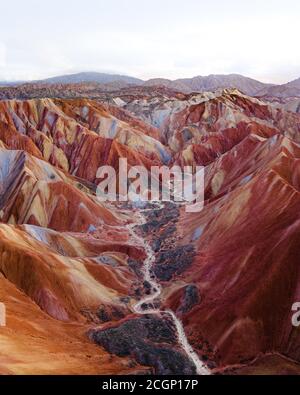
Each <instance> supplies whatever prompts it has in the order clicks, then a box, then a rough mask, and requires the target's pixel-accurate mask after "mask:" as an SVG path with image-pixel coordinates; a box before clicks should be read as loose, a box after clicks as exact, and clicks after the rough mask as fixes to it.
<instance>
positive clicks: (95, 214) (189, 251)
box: [0, 87, 300, 374]
mask: <svg viewBox="0 0 300 395" xmlns="http://www.w3.org/2000/svg"><path fill="white" fill-rule="evenodd" d="M143 89H145V91H143ZM116 98H119V100H115V101H113V99H116ZM113 103H114V104H113ZM118 106H119V107H118ZM120 157H121V158H122V157H126V158H127V159H128V162H129V166H131V165H137V164H138V165H144V166H146V167H147V168H150V166H151V165H153V164H156V165H162V164H169V165H172V164H179V165H181V166H184V165H192V166H196V165H203V166H205V205H204V209H203V211H201V212H199V213H191V214H188V213H186V211H185V208H184V207H180V206H178V205H174V204H171V203H170V204H169V203H168V204H165V205H164V207H162V208H161V209H159V210H158V209H156V210H154V209H153V208H151V206H150V207H149V208H148V209H147V211H145V212H143V211H142V210H143V208H141V207H135V208H134V207H132V206H130V205H128V206H127V207H125V208H124V207H121V206H120V205H116V204H104V203H100V202H99V201H98V200H97V199H96V196H95V190H96V187H97V183H98V181H99V180H98V179H97V177H96V173H97V169H98V167H99V166H101V165H112V166H113V167H114V168H115V169H116V171H117V172H118V170H119V168H118V166H119V163H118V159H119V158H120ZM299 163H300V116H299V115H297V114H296V113H292V112H287V111H285V110H284V108H283V106H281V105H279V104H278V103H277V104H274V103H273V104H271V103H266V102H263V101H261V100H257V99H254V98H250V97H247V96H245V95H243V94H241V93H240V92H238V91H236V90H226V91H218V92H213V93H212V92H208V93H203V94H196V95H195V94H189V95H188V94H179V93H176V92H173V91H168V90H167V89H159V88H151V90H150V88H147V87H145V88H141V87H139V88H135V90H134V89H133V88H132V89H128V90H127V91H124V90H123V91H122V92H121V91H120V92H118V93H117V94H115V93H114V94H111V95H110V98H109V100H107V101H106V102H105V103H102V102H100V101H93V100H90V99H68V100H65V99H49V98H46V99H34V100H24V101H22V100H6V101H1V102H0V302H1V303H4V304H5V307H6V326H5V327H1V328H0V342H1V348H0V373H11V374H19V373H26V374H31V373H47V374H48V373H53V374H59V373H67V374H80V373H83V374H109V373H117V374H122V373H123V374H129V373H148V372H152V373H153V372H171V373H172V372H176V369H178V366H179V367H180V366H184V367H186V368H187V372H193V371H194V366H193V365H190V360H189V359H186V355H185V354H184V353H183V352H182V349H181V348H180V346H179V345H178V344H177V342H176V339H175V337H176V333H175V332H174V330H175V329H174V325H173V324H172V322H170V321H168V322H167V323H166V322H165V320H164V317H163V314H162V315H161V316H159V317H155V315H153V316H150V317H148V318H146V316H145V319H146V321H145V320H144V318H141V317H139V316H138V315H137V314H136V313H135V311H134V305H135V303H137V302H138V301H139V300H141V299H142V298H143V296H144V295H147V292H148V293H149V292H150V291H149V284H147V282H145V281H144V278H143V274H142V269H143V261H144V260H145V259H146V257H147V253H149V251H146V249H145V245H144V243H143V241H146V242H147V243H150V245H151V248H152V250H153V253H154V255H155V262H154V265H153V274H154V275H155V276H156V279H157V281H158V282H159V283H160V284H161V285H162V293H161V295H160V298H159V299H160V300H157V301H156V305H157V306H160V307H159V308H160V309H161V311H163V310H164V309H166V308H171V309H172V311H173V312H174V313H176V315H177V317H178V318H180V319H181V320H182V322H183V326H184V330H185V333H186V335H187V338H188V340H189V342H190V344H191V345H192V347H193V348H194V350H195V351H196V352H197V353H198V355H199V356H200V357H201V359H202V360H203V361H206V362H207V365H208V367H209V368H210V369H211V371H212V372H213V373H214V372H224V373H228V374H232V373H236V374H239V373H246V374H253V373H273V374H280V373H282V374H288V373H299V362H300V354H299V348H300V347H299V346H300V337H299V331H298V329H297V328H295V327H293V326H292V324H291V315H292V312H291V306H292V304H293V303H294V302H295V301H299V300H300V293H299V289H300V286H299V284H300V278H299V270H298V267H299V259H300V256H299V251H300V250H299V243H300V240H299V235H300V229H299V224H300V219H299V213H300V199H299V191H300V167H299V166H300V165H299ZM138 214H143V215H144V216H145V218H146V223H145V224H143V225H141V224H140V226H138V227H137V230H136V234H137V235H138V236H134V234H133V233H132V231H130V224H132V223H134V222H137V223H138V221H139V216H138ZM158 318H159V320H162V321H159V322H158V321H157V320H156V319H158ZM153 323H155V325H158V327H159V332H158V335H159V336H160V337H153V335H152V334H150V332H149V333H148V332H147V331H145V334H144V333H142V332H143V331H140V330H139V328H140V327H143V328H144V327H147V328H148V327H152V325H154V324H153ZM166 324H167V326H166ZM165 328H167V329H168V331H170V333H172V338H171V340H170V339H169V340H168V339H166V338H165V336H166V332H165ZM133 330H135V331H137V332H138V336H137V338H136V339H135V341H134V342H133V343H134V347H131V346H130V347H131V348H130V349H129V350H127V351H126V350H125V349H123V348H122V347H123V346H122V344H123V343H122V342H121V343H120V344H119V343H118V334H119V333H121V334H122V336H124V339H125V340H126V339H128V342H129V343H128V342H127V343H128V344H129V345H130V344H131V343H132V341H133V339H132V331H133ZM147 330H148V329H147ZM168 331H167V333H169V332H168ZM146 332H147V333H146ZM88 333H89V334H91V333H93V334H94V335H93V336H91V335H90V336H88ZM110 333H113V336H110ZM149 339H150V340H151V341H149ZM93 340H94V341H95V342H96V343H98V345H96V344H94V343H93ZM127 343H126V345H127V346H128V344H127ZM99 345H100V346H101V347H99ZM127 346H126V347H127ZM103 347H104V348H103ZM134 350H136V352H133V351H134ZM162 350H166V355H169V356H170V358H173V360H172V361H171V362H172V363H169V362H170V361H165V360H164V363H163V365H162V364H161V363H160V361H161V359H160V358H162V355H161V354H162ZM148 354H149V355H150V356H151V358H150V359H149V358H148ZM137 355H138V358H137V357H136V356H137ZM174 356H175V357H176V358H178V361H179V362H180V364H179V365H178V364H175V365H176V366H173V365H174V363H173V362H174V361H176V360H177V359H176V358H175V359H174ZM150 360H151V361H150ZM147 361H150V362H151V363H150V362H149V365H148V366H142V365H143V364H145V365H147ZM232 365H234V366H235V368H233V367H232ZM174 369H175V370H174Z"/></svg>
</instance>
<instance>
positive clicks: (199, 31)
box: [0, 0, 300, 82]
mask: <svg viewBox="0 0 300 395" xmlns="http://www.w3.org/2000/svg"><path fill="white" fill-rule="evenodd" d="M0 2H2V0H0ZM2 13H3V15H6V18H3V22H2V24H1V25H0V37H1V41H2V44H0V79H12V78H13V79H32V78H33V79H34V78H43V77H46V76H48V75H55V74H60V73H66V72H76V71H81V70H95V71H106V72H109V71H110V72H118V73H125V74H131V75H134V76H137V77H140V78H153V77H165V78H172V79H175V78H181V77H191V76H194V75H207V74H217V73H224V74H227V73H241V74H244V75H248V76H250V77H253V78H258V79H262V80H264V81H269V82H286V81H288V80H291V79H293V78H298V77H299V76H300V52H299V51H298V50H297V48H298V43H297V41H298V35H299V34H298V21H299V16H300V4H299V1H298V0H286V1H285V2H282V1H279V0H265V1H264V2H261V1H258V0H252V1H251V2H247V3H246V2H241V1H237V0H227V1H224V0H210V1H209V2H207V0H185V1H184V2H182V0H172V1H171V0H163V1H161V0H152V1H151V2H149V1H148V0H139V1H138V0H128V1H126V2H124V1H123V0H110V1H107V0H85V1H84V2H82V1H79V0H73V1H71V0H70V1H66V0H65V1H64V2H61V1H58V0H52V1H51V6H50V4H49V6H48V8H45V7H44V6H42V5H41V2H39V1H35V0H27V1H26V2H19V1H16V0H10V2H5V4H3V6H2ZM12 21H13V22H12Z"/></svg>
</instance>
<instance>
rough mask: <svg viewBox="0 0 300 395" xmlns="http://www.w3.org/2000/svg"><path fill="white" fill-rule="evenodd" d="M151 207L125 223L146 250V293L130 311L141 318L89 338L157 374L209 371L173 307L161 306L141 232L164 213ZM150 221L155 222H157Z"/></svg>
mask: <svg viewBox="0 0 300 395" xmlns="http://www.w3.org/2000/svg"><path fill="white" fill-rule="evenodd" d="M150 206H151V208H146V207H144V208H140V209H139V210H138V212H137V217H138V221H137V222H134V223H132V224H129V225H127V228H128V231H129V234H130V236H131V238H132V240H134V241H135V242H136V243H137V244H138V245H141V246H142V247H143V248H144V250H145V252H146V259H145V260H144V261H143V267H142V269H141V271H142V277H143V278H142V281H143V284H147V290H148V292H146V294H145V295H143V296H142V298H141V300H139V302H138V303H136V304H135V305H133V311H134V312H135V313H136V314H137V315H138V316H141V318H136V319H132V320H129V321H127V322H125V323H123V324H121V325H120V326H119V327H117V328H109V329H103V330H94V331H92V336H91V337H92V339H93V340H94V341H95V342H97V343H98V344H100V345H101V346H103V347H104V348H106V349H107V350H108V351H109V352H111V353H114V354H117V355H119V356H122V355H124V356H125V355H128V354H131V355H132V356H133V357H134V358H135V359H136V360H137V361H138V362H139V363H140V364H145V365H147V364H148V365H150V366H152V367H153V368H154V371H155V373H156V374H180V373H181V374H198V375H209V374H210V370H209V369H208V368H207V367H206V366H205V364H204V363H203V362H202V361H201V359H200V358H199V356H198V355H197V353H196V352H195V351H194V350H193V348H192V346H191V345H190V343H189V341H188V339H187V336H186V334H185V330H184V327H183V324H182V322H181V321H180V320H179V318H178V317H177V316H176V314H175V313H174V312H173V311H172V310H170V309H161V308H160V300H159V299H160V295H161V291H162V288H161V285H160V284H159V282H158V279H157V277H156V275H155V274H154V270H153V266H154V264H155V261H156V255H155V251H154V249H153V247H152V246H151V243H150V242H148V241H147V240H146V237H144V235H142V236H140V233H141V229H143V227H144V226H146V228H147V227H148V225H147V224H148V221H149V217H148V214H150V216H151V215H153V214H154V216H155V211H161V212H162V213H163V212H164V211H165V207H164V206H165V205H164V204H162V203H154V204H151V205H150ZM147 217H148V218H147ZM152 223H154V224H158V222H157V221H153V222H152ZM150 227H151V225H150ZM148 230H149V229H148ZM157 249H159V246H157V247H156V250H157ZM150 344H151V345H150ZM178 346H179V347H178Z"/></svg>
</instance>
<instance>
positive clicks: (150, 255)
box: [127, 203, 210, 375]
mask: <svg viewBox="0 0 300 395" xmlns="http://www.w3.org/2000/svg"><path fill="white" fill-rule="evenodd" d="M158 207H159V209H160V208H162V207H163V205H162V204H161V203H159V204H158ZM144 211H146V210H144ZM138 216H139V221H138V222H137V223H133V224H130V225H127V228H128V230H129V233H130V235H131V236H132V237H133V238H135V239H136V241H137V242H138V243H139V244H140V245H142V246H143V248H144V250H145V252H146V255H147V257H146V259H145V260H144V263H143V276H144V281H147V282H148V283H149V284H150V286H151V294H150V295H146V296H144V297H143V298H142V299H141V300H140V301H139V302H138V303H136V304H135V305H134V306H133V309H134V311H135V313H137V314H140V315H146V314H161V315H166V314H167V315H169V316H170V317H171V319H172V320H173V322H174V324H175V328H176V332H177V338H178V343H179V344H180V346H181V348H182V349H183V350H184V352H185V353H186V355H187V357H188V358H189V360H190V361H191V362H192V363H193V364H194V365H195V367H196V372H197V374H198V375H209V374H210V370H209V369H208V368H207V367H206V366H205V364H204V363H203V362H202V361H201V359H200V358H199V356H198V355H197V353H196V352H195V351H194V349H193V347H192V346H191V345H190V343H189V341H188V339H187V337H186V334H185V331H184V327H183V324H182V322H181V321H180V320H179V319H178V318H177V317H176V315H175V313H174V312H173V311H171V310H161V309H160V308H158V307H155V301H156V300H157V299H158V298H159V296H160V294H161V286H160V284H159V283H158V282H157V281H156V279H155V276H153V274H152V271H151V269H152V266H153V264H154V262H155V253H154V251H153V249H152V247H151V245H150V243H148V242H147V241H146V240H145V239H143V238H142V237H140V236H139V235H137V233H136V232H135V227H137V226H138V225H143V224H145V223H146V218H145V216H144V215H143V210H140V211H139V214H138Z"/></svg>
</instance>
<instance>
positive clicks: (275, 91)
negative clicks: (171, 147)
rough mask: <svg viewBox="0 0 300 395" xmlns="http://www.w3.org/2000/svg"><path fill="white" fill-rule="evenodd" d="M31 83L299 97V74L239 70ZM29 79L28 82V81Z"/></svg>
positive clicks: (68, 77)
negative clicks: (271, 75) (283, 76)
mask: <svg viewBox="0 0 300 395" xmlns="http://www.w3.org/2000/svg"><path fill="white" fill-rule="evenodd" d="M32 82H34V83H35V84H84V83H95V84H101V85H105V87H106V88H111V89H120V88H125V87H127V86H129V85H138V86H156V85H160V86H165V87H167V88H169V89H173V90H176V91H180V92H184V93H191V92H204V91H214V90H217V89H225V88H237V89H239V90H240V91H241V92H243V93H245V94H247V95H250V96H270V97H281V98H286V97H300V78H299V79H297V80H295V81H291V82H289V83H287V84H283V85H275V84H266V83H263V82H260V81H257V80H254V79H252V78H248V77H244V76H243V75H239V74H228V75H209V76H197V77H193V78H182V79H177V80H169V79H165V78H154V79H150V80H148V81H143V80H141V79H139V78H135V77H131V76H126V75H119V74H107V73H98V72H82V73H77V74H70V75H62V76H57V77H52V78H47V79H44V80H40V81H32ZM23 83H24V82H21V81H20V82H15V83H13V82H3V83H1V82H0V85H2V86H11V85H20V84H23ZM28 83H29V82H28Z"/></svg>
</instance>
